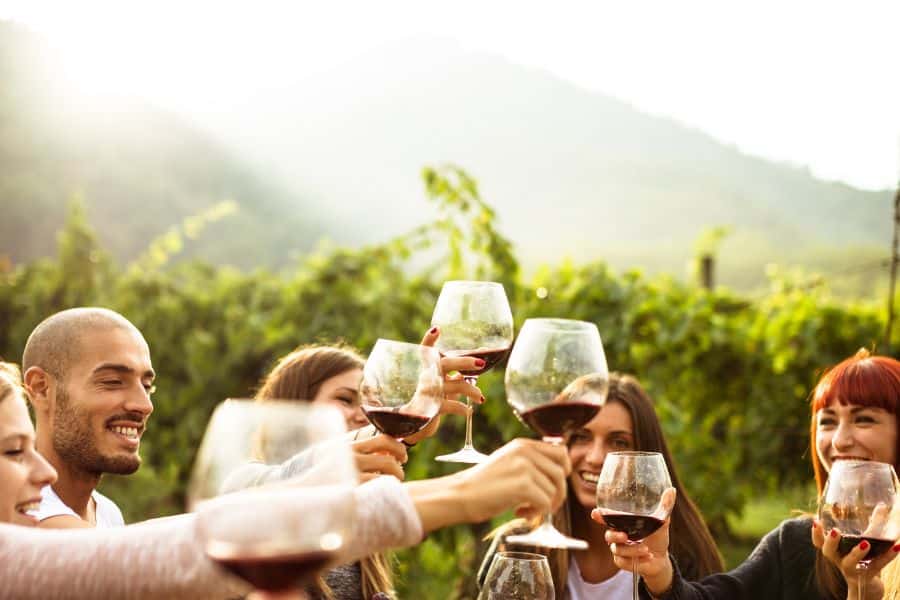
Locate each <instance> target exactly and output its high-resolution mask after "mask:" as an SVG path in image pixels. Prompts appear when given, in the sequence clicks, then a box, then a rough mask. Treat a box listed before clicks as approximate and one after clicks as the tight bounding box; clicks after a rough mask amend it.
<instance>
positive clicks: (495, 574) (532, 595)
mask: <svg viewBox="0 0 900 600" xmlns="http://www.w3.org/2000/svg"><path fill="white" fill-rule="evenodd" d="M554 598H556V590H555V589H554V587H553V577H552V575H551V574H550V564H549V563H548V562H547V557H546V556H543V555H541V554H533V553H531V552H498V553H497V554H495V555H494V559H493V560H492V561H491V566H490V568H489V569H488V574H487V577H486V578H485V580H484V586H483V587H482V588H481V593H480V594H478V600H554Z"/></svg>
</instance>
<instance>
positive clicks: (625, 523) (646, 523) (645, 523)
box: [603, 512, 663, 542]
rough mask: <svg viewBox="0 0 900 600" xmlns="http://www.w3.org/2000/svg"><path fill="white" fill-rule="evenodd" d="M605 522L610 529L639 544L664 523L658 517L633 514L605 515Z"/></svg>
mask: <svg viewBox="0 0 900 600" xmlns="http://www.w3.org/2000/svg"><path fill="white" fill-rule="evenodd" d="M603 520H604V521H606V524H607V525H608V526H609V528H610V529H615V530H616V531H621V532H623V533H625V534H627V535H628V539H629V540H631V541H632V542H639V541H641V540H643V539H644V538H646V537H647V536H648V535H650V534H651V533H653V532H654V531H656V530H657V529H659V528H660V527H662V525H663V522H662V521H661V520H659V519H657V518H656V517H648V516H645V515H634V514H631V513H605V512H604V513H603Z"/></svg>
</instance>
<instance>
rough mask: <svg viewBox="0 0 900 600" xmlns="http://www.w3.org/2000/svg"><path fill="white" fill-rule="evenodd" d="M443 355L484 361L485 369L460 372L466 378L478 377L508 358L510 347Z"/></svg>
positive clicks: (461, 351)
mask: <svg viewBox="0 0 900 600" xmlns="http://www.w3.org/2000/svg"><path fill="white" fill-rule="evenodd" d="M442 354H443V355H444V356H452V357H453V358H462V357H465V358H480V359H481V360H483V361H484V366H483V367H481V368H474V369H460V370H459V372H460V373H462V375H463V376H465V377H478V376H479V375H481V374H482V373H484V372H485V371H489V370H491V369H492V368H493V367H495V366H496V365H497V363H498V362H500V361H501V360H503V359H504V358H506V355H507V354H509V346H507V347H506V348H494V349H485V348H479V349H478V350H449V351H447V352H443V353H442Z"/></svg>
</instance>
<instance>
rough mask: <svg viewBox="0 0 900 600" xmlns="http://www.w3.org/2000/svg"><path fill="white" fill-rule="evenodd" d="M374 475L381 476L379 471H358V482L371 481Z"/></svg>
mask: <svg viewBox="0 0 900 600" xmlns="http://www.w3.org/2000/svg"><path fill="white" fill-rule="evenodd" d="M376 477H381V473H365V472H362V471H360V473H359V482H360V483H366V482H367V481H372V480H373V479H375V478H376Z"/></svg>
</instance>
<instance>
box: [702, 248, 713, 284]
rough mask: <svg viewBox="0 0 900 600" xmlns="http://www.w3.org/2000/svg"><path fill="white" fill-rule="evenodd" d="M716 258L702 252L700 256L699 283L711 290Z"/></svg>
mask: <svg viewBox="0 0 900 600" xmlns="http://www.w3.org/2000/svg"><path fill="white" fill-rule="evenodd" d="M715 270H716V259H715V258H714V257H713V255H712V254H704V255H703V256H701V257H700V285H702V286H703V287H704V288H705V289H707V290H712V289H713V285H714V284H715V282H714V279H715Z"/></svg>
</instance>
